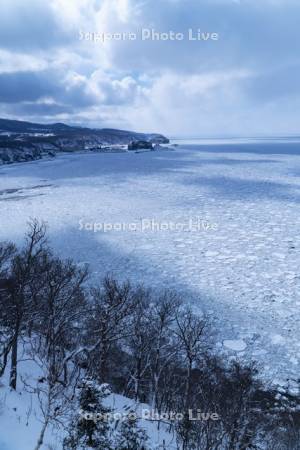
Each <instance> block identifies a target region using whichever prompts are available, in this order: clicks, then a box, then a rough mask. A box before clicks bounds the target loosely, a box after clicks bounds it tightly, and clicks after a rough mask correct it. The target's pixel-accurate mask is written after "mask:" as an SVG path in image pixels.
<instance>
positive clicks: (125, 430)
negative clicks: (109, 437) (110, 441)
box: [115, 411, 150, 450]
mask: <svg viewBox="0 0 300 450" xmlns="http://www.w3.org/2000/svg"><path fill="white" fill-rule="evenodd" d="M147 441H148V436H147V434H146V431H145V430H143V429H142V428H140V427H139V426H138V423H137V418H136V414H135V413H134V411H130V412H129V414H128V415H127V417H126V418H125V419H124V420H123V421H122V423H121V426H120V430H119V432H118V434H117V438H116V444H115V450H150V449H149V447H148V446H147Z"/></svg>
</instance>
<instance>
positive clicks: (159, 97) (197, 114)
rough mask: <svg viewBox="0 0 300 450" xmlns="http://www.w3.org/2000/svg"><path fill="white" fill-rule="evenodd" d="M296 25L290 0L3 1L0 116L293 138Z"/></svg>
mask: <svg viewBox="0 0 300 450" xmlns="http://www.w3.org/2000/svg"><path fill="white" fill-rule="evenodd" d="M299 23H300V1H299V0H47V1H44V0H26V1H24V0H0V117H5V118H11V119H20V120H28V121H33V122H40V123H50V122H65V123H68V124H74V125H81V126H90V127H97V128H104V127H110V128H122V129H130V130H136V131H147V132H161V133H164V134H166V135H168V136H183V137H184V136H194V137H198V136H199V137H201V136H259V135H264V136H272V135H290V134H298V135H300V52H299V44H300V26H299ZM143 30H144V31H143ZM145 30H146V31H145ZM147 30H148V31H147ZM149 30H154V32H155V33H164V34H165V36H168V37H169V39H167V40H162V36H161V34H159V39H158V40H157V38H156V39H151V38H150V37H149V38H148V37H147V35H146V34H145V36H144V39H142V33H143V32H144V33H149ZM189 30H192V31H191V32H190V33H192V37H193V38H195V37H196V36H197V31H198V30H200V37H202V36H206V38H207V40H202V39H200V40H191V39H190V37H189ZM120 33H123V35H122V39H121V40H120V39H119V35H120ZM172 33H173V35H174V33H181V37H182V38H180V39H171V38H170V36H171V35H172ZM201 33H203V34H202V35H201ZM112 35H113V36H112ZM129 35H130V36H135V39H133V38H132V39H129V37H128V36H129ZM212 35H214V37H215V39H212ZM156 36H157V35H156Z"/></svg>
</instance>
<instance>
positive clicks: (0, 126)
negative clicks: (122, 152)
mask: <svg viewBox="0 0 300 450" xmlns="http://www.w3.org/2000/svg"><path fill="white" fill-rule="evenodd" d="M0 133H17V134H28V135H32V134H36V133H39V134H54V135H56V136H63V137H67V136H70V135H76V136H84V135H85V136H91V135H93V136H98V137H99V138H102V141H103V143H104V144H112V143H115V144H128V143H129V142H131V141H136V140H146V141H151V142H153V143H165V144H167V143H168V142H169V140H168V139H167V138H166V137H165V136H163V135H161V134H151V133H150V134H147V133H136V132H133V131H125V130H115V129H112V128H103V129H97V128H96V129H93V128H85V127H75V126H70V125H66V124H64V123H53V124H40V123H31V122H23V121H19V120H9V119H0Z"/></svg>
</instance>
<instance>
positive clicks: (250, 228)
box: [0, 140, 300, 383]
mask: <svg viewBox="0 0 300 450" xmlns="http://www.w3.org/2000/svg"><path fill="white" fill-rule="evenodd" d="M299 177H300V143H297V142H291V141H289V140H281V141H278V142H272V141H262V142H256V141H249V142H248V141H247V142H239V141H233V142H227V143H220V142H218V143H216V142H214V143H211V142H206V143H205V144H204V145H201V146H200V145H199V144H197V143H195V144H194V145H187V144H182V145H181V146H180V147H177V149H176V151H175V152H151V153H141V154H135V153H133V154H112V155H103V154H78V155H61V156H59V157H58V158H57V159H56V160H52V161H39V162H33V163H26V164H18V165H14V166H9V167H8V166H6V167H3V168H1V169H0V211H1V218H0V224H1V228H0V239H1V240H3V239H12V240H17V241H18V242H20V241H21V239H22V236H23V233H24V230H25V228H26V221H27V220H28V217H38V218H40V219H43V220H46V221H47V222H48V224H49V227H50V236H51V241H52V244H53V246H54V247H55V249H56V250H57V251H58V252H59V253H60V255H62V256H71V257H73V258H75V260H76V261H78V262H82V263H84V262H89V263H90V265H91V269H92V271H93V277H94V279H97V278H99V277H100V276H102V275H103V274H104V273H105V272H106V271H112V272H114V273H115V274H116V275H118V276H121V277H124V278H126V277H129V278H130V279H133V280H136V281H144V282H145V283H147V284H149V285H151V286H160V285H161V284H163V285H168V286H172V287H177V288H178V289H181V290H182V291H183V292H187V293H188V297H189V298H190V299H191V300H192V301H194V302H195V304H196V305H199V306H200V307H203V308H205V309H206V310H208V311H209V312H210V313H211V314H213V315H216V316H217V319H218V326H219V329H220V334H219V336H218V337H217V340H218V346H219V348H220V349H223V350H224V351H225V352H226V353H229V354H230V355H238V357H239V358H249V357H254V358H255V359H257V360H258V361H259V363H260V364H261V365H262V369H263V370H264V372H265V374H266V375H268V376H269V377H271V378H275V382H279V383H285V382H286V379H287V378H291V379H293V378H296V377H297V378H298V376H299V351H300V340H299V337H300V327H299V319H300V290H299V285H300V270H299V268H300V264H299V262H300V256H299V250H300V234H299V230H300V178H299ZM8 189H13V190H12V191H8ZM190 218H192V219H193V220H196V221H197V220H198V219H199V218H200V219H202V220H204V221H206V222H207V223H209V224H215V225H216V229H209V230H206V231H205V230H200V231H185V232H180V231H176V230H173V231H170V230H166V231H151V230H146V231H141V230H140V229H138V230H137V231H130V230H129V229H128V226H127V225H128V224H130V223H138V224H139V223H140V220H141V219H149V220H151V219H153V220H155V221H156V222H161V221H167V222H170V221H171V222H172V223H178V222H182V221H183V222H186V221H188V220H189V219H190ZM80 223H81V224H88V225H87V228H89V227H90V225H91V224H95V223H96V224H99V223H107V224H109V223H113V224H119V223H122V224H125V226H123V229H122V230H121V231H116V230H114V231H109V232H106V233H103V232H101V231H100V232H96V233H94V232H92V231H88V230H80ZM126 226H127V228H126ZM124 227H125V228H126V229H124Z"/></svg>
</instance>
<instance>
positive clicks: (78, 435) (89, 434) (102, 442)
mask: <svg viewBox="0 0 300 450" xmlns="http://www.w3.org/2000/svg"><path fill="white" fill-rule="evenodd" d="M110 393H111V391H110V388H109V385H107V384H98V383H97V382H96V381H95V380H92V379H90V378H87V379H84V380H83V382H82V386H81V392H80V398H79V407H80V410H79V417H77V418H75V419H74V420H73V421H72V423H71V426H70V432H69V436H68V437H67V438H66V439H65V441H64V450H87V449H96V450H112V449H113V447H112V444H111V440H110V436H109V434H110V421H109V414H110V413H111V409H110V408H108V407H106V406H104V405H103V400H104V399H105V398H106V397H108V395H110Z"/></svg>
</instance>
